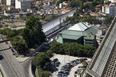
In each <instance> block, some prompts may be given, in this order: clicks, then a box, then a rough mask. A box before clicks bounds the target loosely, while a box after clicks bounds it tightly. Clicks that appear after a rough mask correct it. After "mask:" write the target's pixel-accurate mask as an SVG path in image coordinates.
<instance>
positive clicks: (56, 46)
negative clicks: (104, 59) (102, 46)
mask: <svg viewBox="0 0 116 77" xmlns="http://www.w3.org/2000/svg"><path fill="white" fill-rule="evenodd" d="M95 50H96V48H95V47H93V46H88V45H81V44H77V43H58V42H53V43H52V44H51V48H50V50H49V51H47V52H51V53H52V52H54V53H58V54H68V55H73V56H82V57H83V56H87V57H92V56H93V54H94V52H95Z"/></svg>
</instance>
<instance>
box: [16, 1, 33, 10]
mask: <svg viewBox="0 0 116 77" xmlns="http://www.w3.org/2000/svg"><path fill="white" fill-rule="evenodd" d="M15 8H16V9H21V10H27V9H29V8H31V1H30V0H15Z"/></svg>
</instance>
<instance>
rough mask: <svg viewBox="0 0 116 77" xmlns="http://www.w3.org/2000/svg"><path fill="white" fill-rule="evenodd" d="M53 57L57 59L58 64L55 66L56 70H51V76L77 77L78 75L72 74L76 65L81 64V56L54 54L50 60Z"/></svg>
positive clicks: (76, 67) (75, 69)
mask: <svg viewBox="0 0 116 77" xmlns="http://www.w3.org/2000/svg"><path fill="white" fill-rule="evenodd" d="M54 59H58V61H59V62H60V66H59V67H57V71H55V72H53V74H52V77H79V76H78V75H76V76H74V74H75V71H77V69H78V67H79V66H82V63H81V62H79V60H80V59H81V57H73V56H68V55H60V54H55V55H54V56H53V57H52V58H51V60H52V61H53V60H54ZM87 60H89V61H90V60H91V59H87Z"/></svg>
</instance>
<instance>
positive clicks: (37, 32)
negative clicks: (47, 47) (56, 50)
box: [22, 16, 45, 48]
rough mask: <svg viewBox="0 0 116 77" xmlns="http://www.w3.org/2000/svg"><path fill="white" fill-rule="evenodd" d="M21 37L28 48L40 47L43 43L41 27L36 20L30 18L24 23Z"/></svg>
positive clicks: (32, 17)
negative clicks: (24, 26)
mask: <svg viewBox="0 0 116 77" xmlns="http://www.w3.org/2000/svg"><path fill="white" fill-rule="evenodd" d="M22 36H23V39H24V40H25V42H26V46H27V47H28V48H31V47H34V46H35V45H40V44H41V43H43V42H44V41H45V35H44V33H43V31H42V25H41V23H40V22H39V19H38V18H36V17H34V16H30V18H29V19H28V20H27V21H26V28H25V29H24V30H23V31H22Z"/></svg>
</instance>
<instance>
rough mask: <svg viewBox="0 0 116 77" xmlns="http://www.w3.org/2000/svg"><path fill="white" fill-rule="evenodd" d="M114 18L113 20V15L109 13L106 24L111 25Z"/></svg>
mask: <svg viewBox="0 0 116 77" xmlns="http://www.w3.org/2000/svg"><path fill="white" fill-rule="evenodd" d="M112 20H113V17H112V16H111V15H107V16H106V17H105V20H104V24H105V25H106V26H108V27H109V26H110V24H111V21H112Z"/></svg>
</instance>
